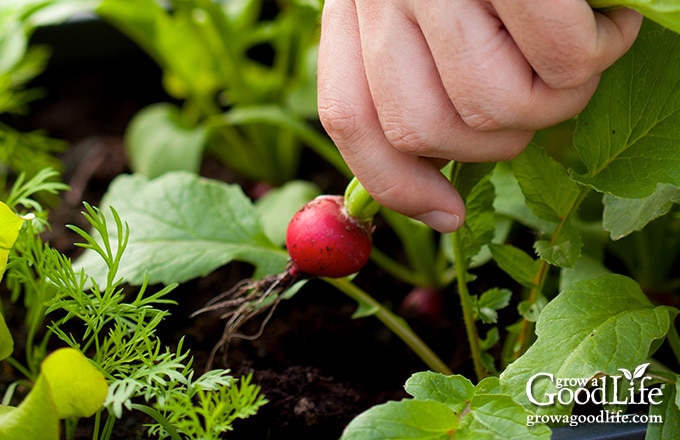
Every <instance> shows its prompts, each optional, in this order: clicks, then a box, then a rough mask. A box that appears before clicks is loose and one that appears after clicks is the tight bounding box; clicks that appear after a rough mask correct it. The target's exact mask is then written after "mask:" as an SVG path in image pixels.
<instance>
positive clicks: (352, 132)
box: [318, 98, 359, 140]
mask: <svg viewBox="0 0 680 440" xmlns="http://www.w3.org/2000/svg"><path fill="white" fill-rule="evenodd" d="M318 110H319V120H320V121H321V125H323V127H324V129H325V130H326V131H327V132H328V134H329V135H330V136H331V137H332V138H337V139H343V140H350V139H353V138H354V137H355V136H356V133H357V132H358V130H359V124H358V115H357V112H356V109H354V108H353V107H352V106H351V105H349V104H347V103H345V102H342V101H337V100H334V99H329V98H326V99H319V105H318Z"/></svg>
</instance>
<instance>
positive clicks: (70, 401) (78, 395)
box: [0, 348, 108, 440]
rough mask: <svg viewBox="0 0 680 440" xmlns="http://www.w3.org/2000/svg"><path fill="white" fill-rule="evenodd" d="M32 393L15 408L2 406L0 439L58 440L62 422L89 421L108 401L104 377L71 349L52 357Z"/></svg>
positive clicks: (0, 407)
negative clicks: (85, 419)
mask: <svg viewBox="0 0 680 440" xmlns="http://www.w3.org/2000/svg"><path fill="white" fill-rule="evenodd" d="M40 370H41V372H40V376H38V380H36V382H35V385H34V386H33V389H32V390H31V392H30V393H29V394H28V396H26V398H25V399H24V401H23V402H21V404H20V405H19V406H18V407H16V408H14V407H10V406H2V405H0V439H2V440H25V439H41V440H57V439H59V419H63V418H66V417H89V416H91V415H92V414H94V413H95V411H97V409H99V408H100V407H101V405H102V403H103V402H104V399H105V398H106V393H107V391H108V386H107V385H106V380H105V379H104V376H103V375H102V374H101V373H100V372H99V371H98V370H97V369H96V368H95V367H94V366H93V365H92V364H91V363H90V362H89V361H88V360H87V358H86V357H85V356H83V355H82V354H81V353H80V352H79V351H77V350H74V349H72V348H61V349H59V350H57V351H55V352H54V353H52V354H50V355H49V356H48V357H47V358H45V360H44V361H43V363H42V364H41V366H40Z"/></svg>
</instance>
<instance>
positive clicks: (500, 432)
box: [455, 394, 551, 440]
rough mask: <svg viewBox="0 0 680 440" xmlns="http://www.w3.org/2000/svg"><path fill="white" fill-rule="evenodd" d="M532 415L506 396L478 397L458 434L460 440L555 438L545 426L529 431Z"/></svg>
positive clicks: (472, 401)
mask: <svg viewBox="0 0 680 440" xmlns="http://www.w3.org/2000/svg"><path fill="white" fill-rule="evenodd" d="M529 415H530V413H529V412H528V411H527V410H526V409H524V408H523V407H522V406H521V405H520V404H518V403H517V402H515V401H514V400H512V398H511V397H510V396H507V395H504V394H475V395H474V397H473V398H472V400H471V401H470V412H469V414H468V415H466V416H465V417H464V418H463V421H462V422H461V426H460V428H459V429H458V431H457V432H456V437H455V439H456V440H460V439H463V440H478V439H489V440H497V439H510V438H511V439H513V440H514V439H523V440H529V439H535V440H538V439H544V440H548V439H550V437H551V431H550V428H548V427H547V426H545V425H540V426H538V425H537V426H532V427H528V426H527V425H526V424H527V416H529Z"/></svg>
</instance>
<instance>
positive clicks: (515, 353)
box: [509, 187, 590, 361]
mask: <svg viewBox="0 0 680 440" xmlns="http://www.w3.org/2000/svg"><path fill="white" fill-rule="evenodd" d="M589 193H590V188H587V187H582V189H581V193H580V194H579V195H578V197H576V198H575V199H574V203H573V204H572V205H571V207H570V208H569V210H568V212H567V213H566V214H565V215H564V216H563V217H562V221H561V222H560V223H559V224H558V225H557V227H556V228H555V231H554V232H553V233H552V235H551V237H550V244H554V243H555V240H557V238H558V237H559V233H560V231H561V230H562V228H563V227H564V224H565V222H567V221H568V220H569V219H570V218H571V216H572V215H573V213H575V212H576V210H578V208H579V206H581V203H583V200H585V198H586V196H588V194H589ZM549 268H550V264H549V263H548V262H547V261H545V260H543V259H541V260H540V265H539V268H538V271H537V272H536V277H535V278H534V280H533V287H532V288H531V289H530V290H529V295H528V297H527V301H528V302H529V303H530V304H533V303H534V302H535V301H536V299H537V298H538V296H539V295H540V294H541V292H542V291H543V286H544V285H545V280H546V278H547V276H548V272H549V270H548V269H549ZM535 325H536V324H535V323H534V322H532V321H529V320H527V319H525V318H522V328H521V331H520V332H519V334H518V335H517V339H516V341H515V347H516V348H515V349H514V350H512V354H511V355H510V359H509V360H510V361H513V360H515V359H517V358H518V357H520V356H521V355H522V354H523V353H524V352H525V351H527V350H528V349H529V346H530V345H531V342H532V335H533V331H534V327H535Z"/></svg>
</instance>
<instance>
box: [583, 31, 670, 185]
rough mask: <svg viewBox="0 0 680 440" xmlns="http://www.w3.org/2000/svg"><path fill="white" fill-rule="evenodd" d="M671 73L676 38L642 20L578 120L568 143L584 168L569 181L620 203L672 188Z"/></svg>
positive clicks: (668, 32)
mask: <svg viewBox="0 0 680 440" xmlns="http://www.w3.org/2000/svg"><path fill="white" fill-rule="evenodd" d="M679 71H680V35H677V34H674V33H672V32H670V31H668V30H664V29H662V28H660V27H658V26H654V25H653V24H650V23H647V25H645V26H643V29H642V31H641V33H640V36H639V37H638V39H637V40H636V42H635V44H634V45H633V47H632V48H631V50H630V51H629V52H628V53H627V54H626V55H625V56H624V57H623V58H621V59H620V60H619V61H618V62H617V63H616V64H615V65H614V66H613V67H611V68H610V69H609V70H607V71H605V72H604V73H603V75H602V79H601V82H600V86H599V88H598V90H597V91H596V92H595V95H594V96H593V98H592V100H591V101H590V103H589V104H588V106H587V107H586V108H585V109H584V110H583V111H582V112H581V114H580V115H579V117H578V122H577V125H576V132H575V133H574V145H575V146H576V148H577V149H578V151H579V154H580V156H581V159H582V161H583V163H584V164H585V166H586V169H587V171H586V172H585V173H584V174H577V173H576V172H575V171H574V172H572V175H573V176H574V178H575V179H577V180H579V181H580V182H582V183H584V184H587V185H590V186H592V187H593V188H595V189H596V190H598V191H600V192H605V193H608V194H612V195H615V196H617V197H624V198H640V197H646V196H648V195H650V194H652V193H653V192H654V191H655V190H656V188H657V186H658V184H659V183H667V184H671V185H675V186H680V75H678V72H679Z"/></svg>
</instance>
